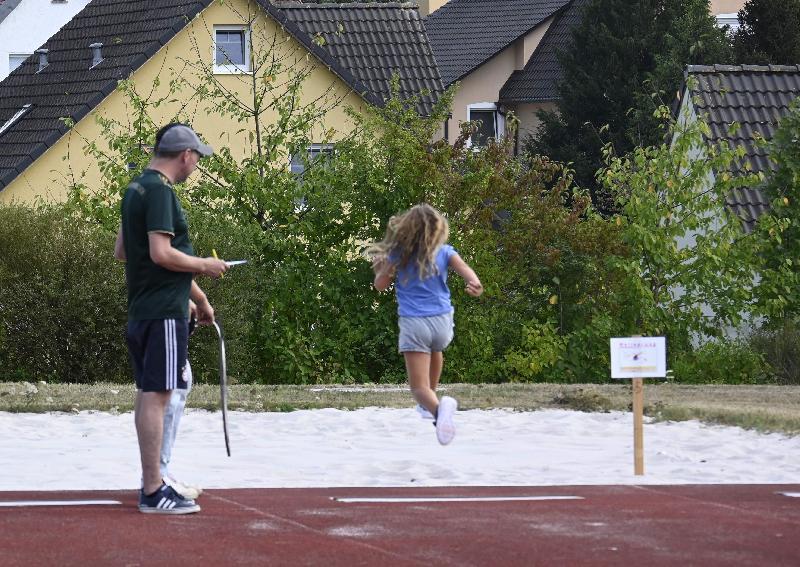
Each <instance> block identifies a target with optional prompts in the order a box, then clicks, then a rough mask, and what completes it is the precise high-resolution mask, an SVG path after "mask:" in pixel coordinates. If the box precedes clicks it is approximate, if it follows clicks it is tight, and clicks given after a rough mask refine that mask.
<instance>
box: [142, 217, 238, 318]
mask: <svg viewBox="0 0 800 567" xmlns="http://www.w3.org/2000/svg"><path fill="white" fill-rule="evenodd" d="M148 238H149V244H150V259H151V260H153V263H155V264H157V265H159V266H161V267H162V268H164V269H167V270H170V271H172V272H192V273H195V274H205V275H207V276H211V277H212V278H218V277H220V276H222V274H224V273H225V272H226V271H227V270H228V265H227V264H226V263H225V262H224V261H222V260H217V259H216V258H198V257H197V256H189V255H188V254H184V253H183V252H181V251H180V250H177V249H176V248H173V247H172V236H171V235H170V234H167V233H166V232H150V233H148ZM198 289H199V288H198ZM195 302H196V303H198V305H199V302H197V300H195Z"/></svg>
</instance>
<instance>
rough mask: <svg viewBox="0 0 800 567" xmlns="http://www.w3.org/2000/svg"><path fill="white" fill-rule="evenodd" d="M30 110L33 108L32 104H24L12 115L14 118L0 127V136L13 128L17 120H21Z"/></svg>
mask: <svg viewBox="0 0 800 567" xmlns="http://www.w3.org/2000/svg"><path fill="white" fill-rule="evenodd" d="M31 108H33V104H31V103H30V102H29V103H28V104H24V105H23V106H22V108H20V109H19V110H18V111H17V112H16V113H14V116H12V117H11V118H9V119H8V120H6V123H5V124H3V125H2V126H0V136H2V135H3V134H5V132H6V131H7V130H10V129H11V127H12V126H14V124H16V123H17V122H19V119H20V118H22V117H23V116H24V115H25V114H27V113H28V111H29V110H30V109H31Z"/></svg>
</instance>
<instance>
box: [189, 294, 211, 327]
mask: <svg viewBox="0 0 800 567" xmlns="http://www.w3.org/2000/svg"><path fill="white" fill-rule="evenodd" d="M191 305H192V302H189V308H190V309H191ZM194 313H195V316H196V317H197V324H198V325H211V324H213V323H214V308H213V307H211V304H210V303H209V302H208V300H206V301H201V302H199V303H197V304H196V305H195V311H194Z"/></svg>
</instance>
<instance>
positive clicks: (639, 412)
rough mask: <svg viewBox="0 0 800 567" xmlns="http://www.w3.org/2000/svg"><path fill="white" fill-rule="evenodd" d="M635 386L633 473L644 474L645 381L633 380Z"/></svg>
mask: <svg viewBox="0 0 800 567" xmlns="http://www.w3.org/2000/svg"><path fill="white" fill-rule="evenodd" d="M631 380H632V385H633V472H634V474H635V475H637V476H642V475H643V474H644V428H643V421H644V418H643V416H644V381H643V380H642V379H641V378H632V379H631Z"/></svg>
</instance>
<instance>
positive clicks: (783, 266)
mask: <svg viewBox="0 0 800 567" xmlns="http://www.w3.org/2000/svg"><path fill="white" fill-rule="evenodd" d="M798 140H800V100H795V102H794V103H793V105H792V108H791V111H790V112H789V114H788V115H786V116H785V117H784V118H783V119H782V120H781V122H780V127H779V128H778V130H777V131H776V132H775V136H774V137H773V138H772V140H771V142H770V143H769V144H768V148H769V156H770V159H771V160H772V161H773V162H774V163H775V166H776V169H775V171H774V172H773V173H772V175H771V176H770V177H769V180H768V182H767V184H766V187H765V190H766V192H767V194H768V195H769V196H770V197H771V199H772V203H771V208H770V211H769V212H768V213H766V214H764V215H762V216H761V218H759V220H758V223H757V224H756V229H757V230H758V231H759V232H760V233H761V235H762V236H763V238H764V239H765V242H766V246H765V249H764V251H763V253H762V255H761V258H762V259H763V265H762V267H761V280H760V282H759V285H758V289H757V291H758V293H757V297H758V299H759V303H760V308H761V312H762V314H763V315H765V316H766V317H768V318H769V322H771V323H774V324H778V325H779V324H780V323H781V322H782V321H784V320H798V319H799V318H800V297H798V293H797V292H798V289H800V244H799V243H800V206H799V205H800V144H798Z"/></svg>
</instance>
